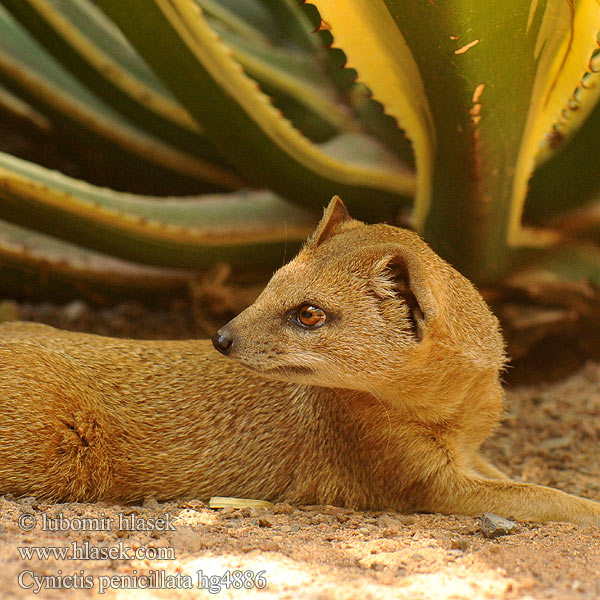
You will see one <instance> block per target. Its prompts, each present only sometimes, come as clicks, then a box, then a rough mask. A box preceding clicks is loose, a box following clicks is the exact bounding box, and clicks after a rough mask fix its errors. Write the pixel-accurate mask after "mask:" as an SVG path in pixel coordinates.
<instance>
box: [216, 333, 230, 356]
mask: <svg viewBox="0 0 600 600" xmlns="http://www.w3.org/2000/svg"><path fill="white" fill-rule="evenodd" d="M212 344H213V346H214V347H215V349H216V350H218V351H219V352H220V353H221V354H224V355H225V356H227V355H228V354H229V353H230V352H231V349H232V347H233V336H232V335H231V332H230V331H229V330H228V329H227V328H226V327H222V328H221V329H219V330H218V331H217V332H216V333H215V334H214V335H213V336H212Z"/></svg>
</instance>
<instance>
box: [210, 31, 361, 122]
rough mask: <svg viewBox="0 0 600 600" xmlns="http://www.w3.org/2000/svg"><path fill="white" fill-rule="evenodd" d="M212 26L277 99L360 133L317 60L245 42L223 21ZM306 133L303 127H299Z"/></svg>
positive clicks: (250, 41)
mask: <svg viewBox="0 0 600 600" xmlns="http://www.w3.org/2000/svg"><path fill="white" fill-rule="evenodd" d="M209 23H210V25H211V27H212V28H213V29H214V30H215V31H216V32H217V33H219V34H220V35H221V37H222V39H223V41H224V42H225V43H226V44H227V45H228V46H229V47H230V48H231V51H232V54H233V56H234V58H235V59H236V60H237V61H238V62H239V63H240V64H241V65H242V67H244V70H245V71H246V73H248V74H249V75H250V76H251V77H252V78H253V79H255V80H256V81H258V83H259V84H260V85H261V87H262V88H263V89H268V90H269V93H270V95H271V96H272V97H273V98H274V100H276V101H277V100H280V99H282V98H283V99H284V100H285V101H288V102H289V101H290V99H292V100H294V101H295V102H296V103H298V104H299V105H300V106H301V107H302V108H303V111H304V113H305V115H306V112H307V111H308V112H309V114H308V116H305V117H304V118H310V113H314V114H315V115H317V116H318V117H319V119H321V120H322V121H324V122H325V123H326V124H327V125H329V127H330V129H333V131H334V132H335V131H336V130H337V131H338V132H339V131H340V130H341V131H344V130H347V131H352V130H353V131H358V129H359V126H358V124H357V123H356V122H355V121H354V120H353V118H352V116H351V114H350V111H349V108H348V107H347V106H344V105H343V104H340V102H339V101H338V100H337V99H336V91H335V90H334V89H333V86H332V85H331V83H330V81H329V79H328V78H326V77H325V75H324V73H323V72H322V71H321V69H320V68H319V67H318V65H317V63H316V62H315V57H314V55H312V54H306V53H303V52H300V51H298V50H296V49H290V48H280V47H275V46H273V44H272V43H269V42H268V41H262V40H261V41H257V40H251V39H244V38H243V37H240V36H236V35H234V34H232V33H230V32H228V31H227V29H226V28H224V27H223V26H222V25H221V24H220V23H219V22H216V21H213V20H210V21H209ZM299 127H300V129H301V130H303V128H302V125H301V124H300V125H299Z"/></svg>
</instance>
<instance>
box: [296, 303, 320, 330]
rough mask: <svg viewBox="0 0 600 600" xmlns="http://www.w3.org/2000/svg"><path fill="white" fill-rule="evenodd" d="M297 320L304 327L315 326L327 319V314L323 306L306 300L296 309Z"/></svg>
mask: <svg viewBox="0 0 600 600" xmlns="http://www.w3.org/2000/svg"><path fill="white" fill-rule="evenodd" d="M295 316H296V321H298V323H300V325H302V326H303V327H308V328H313V327H320V326H321V325H323V324H324V323H325V321H326V320H327V315H326V314H325V311H324V310H323V309H322V308H319V307H318V306H313V305H312V304H309V303H308V302H306V303H305V304H302V305H301V306H300V307H299V308H298V310H297V311H296V315H295Z"/></svg>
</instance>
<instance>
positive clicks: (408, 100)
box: [311, 0, 435, 230]
mask: <svg viewBox="0 0 600 600" xmlns="http://www.w3.org/2000/svg"><path fill="white" fill-rule="evenodd" d="M311 2H312V4H314V5H315V6H316V7H317V8H318V10H319V12H320V14H321V18H322V19H323V25H322V27H324V28H326V29H328V30H329V31H330V33H331V35H332V36H333V39H334V42H333V44H334V46H335V47H337V48H341V49H342V50H343V51H344V53H345V54H346V58H347V61H348V62H347V66H349V67H352V68H354V69H356V71H357V72H358V77H359V81H361V82H363V83H365V84H366V85H367V86H368V87H369V88H370V90H371V91H372V92H373V97H374V99H375V100H377V101H379V102H381V103H382V104H383V106H384V109H385V111H386V113H387V114H388V115H390V116H392V117H394V118H395V119H396V121H397V122H398V124H399V126H400V127H402V129H404V131H406V134H407V135H408V137H409V138H410V139H411V141H412V144H413V150H414V154H415V163H416V168H417V189H416V200H415V210H414V220H415V226H416V228H417V229H418V230H422V228H423V222H424V219H425V216H426V214H427V210H428V205H429V201H430V197H431V187H430V186H431V171H432V160H433V151H434V147H435V132H434V130H433V126H432V117H431V114H430V109H429V105H428V99H427V96H426V94H425V87H424V83H423V81H422V79H421V74H420V73H419V69H418V66H417V64H416V62H415V60H414V58H413V56H412V54H411V51H410V49H409V48H408V46H407V44H406V41H405V40H404V38H403V36H402V33H401V32H400V30H399V29H398V28H397V27H396V25H395V23H394V22H393V20H392V19H391V18H390V14H389V12H388V10H387V8H386V7H385V4H384V3H383V2H382V0H311Z"/></svg>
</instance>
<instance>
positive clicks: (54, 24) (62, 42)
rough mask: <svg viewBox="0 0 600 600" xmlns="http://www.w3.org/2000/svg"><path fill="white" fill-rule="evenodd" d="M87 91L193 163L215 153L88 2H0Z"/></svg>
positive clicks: (215, 155) (113, 27)
mask: <svg viewBox="0 0 600 600" xmlns="http://www.w3.org/2000/svg"><path fill="white" fill-rule="evenodd" d="M1 3H2V4H3V5H4V6H5V7H6V8H7V9H8V10H9V11H10V12H11V13H12V14H13V16H14V17H16V19H17V20H18V21H19V22H20V23H21V24H22V25H23V26H24V27H25V28H26V29H27V30H28V31H29V32H30V33H31V34H32V35H33V36H34V37H35V38H36V39H37V40H38V42H39V43H40V44H42V45H43V46H45V47H46V48H47V49H48V50H49V51H50V52H51V53H52V54H53V55H54V57H55V58H56V59H57V60H58V61H59V62H61V63H62V64H63V66H64V67H66V68H67V69H69V70H70V71H71V72H72V73H73V74H74V75H75V76H76V77H77V78H79V79H80V80H81V81H82V82H83V83H84V84H85V86H86V87H87V88H89V89H90V90H92V91H93V92H94V93H96V94H97V95H98V96H99V97H100V98H102V99H103V100H105V101H106V102H107V103H108V104H109V105H110V106H112V107H113V108H114V109H115V110H117V111H119V112H120V113H121V114H123V115H124V116H126V117H127V118H128V119H129V120H130V121H131V122H132V123H135V124H137V125H139V126H140V127H141V128H142V129H144V130H146V131H152V132H153V135H154V136H156V137H158V138H160V139H162V140H164V141H166V142H168V143H169V144H172V145H173V146H175V147H177V148H179V149H181V150H184V151H186V152H190V153H192V154H193V155H195V156H196V157H198V158H202V159H205V160H210V161H212V162H218V163H219V164H221V165H223V164H224V161H223V160H222V159H219V156H218V152H217V151H216V149H215V148H214V146H213V145H212V144H211V143H210V142H209V141H208V140H207V139H206V138H205V137H204V136H203V135H202V132H201V130H200V128H199V126H198V123H197V122H196V121H195V120H194V119H192V118H191V117H190V115H189V113H188V112H187V111H186V110H185V109H184V108H182V107H181V105H179V104H178V103H177V102H176V101H175V100H174V99H173V97H172V96H171V95H170V93H169V92H168V91H167V90H166V89H165V88H164V86H163V85H162V84H161V83H160V81H158V80H157V79H156V77H155V76H154V75H153V73H152V72H151V71H150V69H149V68H148V67H147V66H146V65H145V63H144V62H143V61H142V60H140V58H139V57H138V56H137V55H136V53H135V51H134V50H133V49H132V48H131V46H130V45H129V43H128V42H127V40H126V39H125V38H124V37H123V36H122V34H121V33H120V31H119V30H118V29H117V28H116V27H115V26H114V25H113V24H112V23H111V22H110V20H108V19H107V18H106V17H105V16H104V15H103V14H102V12H101V11H100V10H99V9H98V8H97V7H96V6H95V5H94V4H93V3H92V2H90V1H89V0H1Z"/></svg>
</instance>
